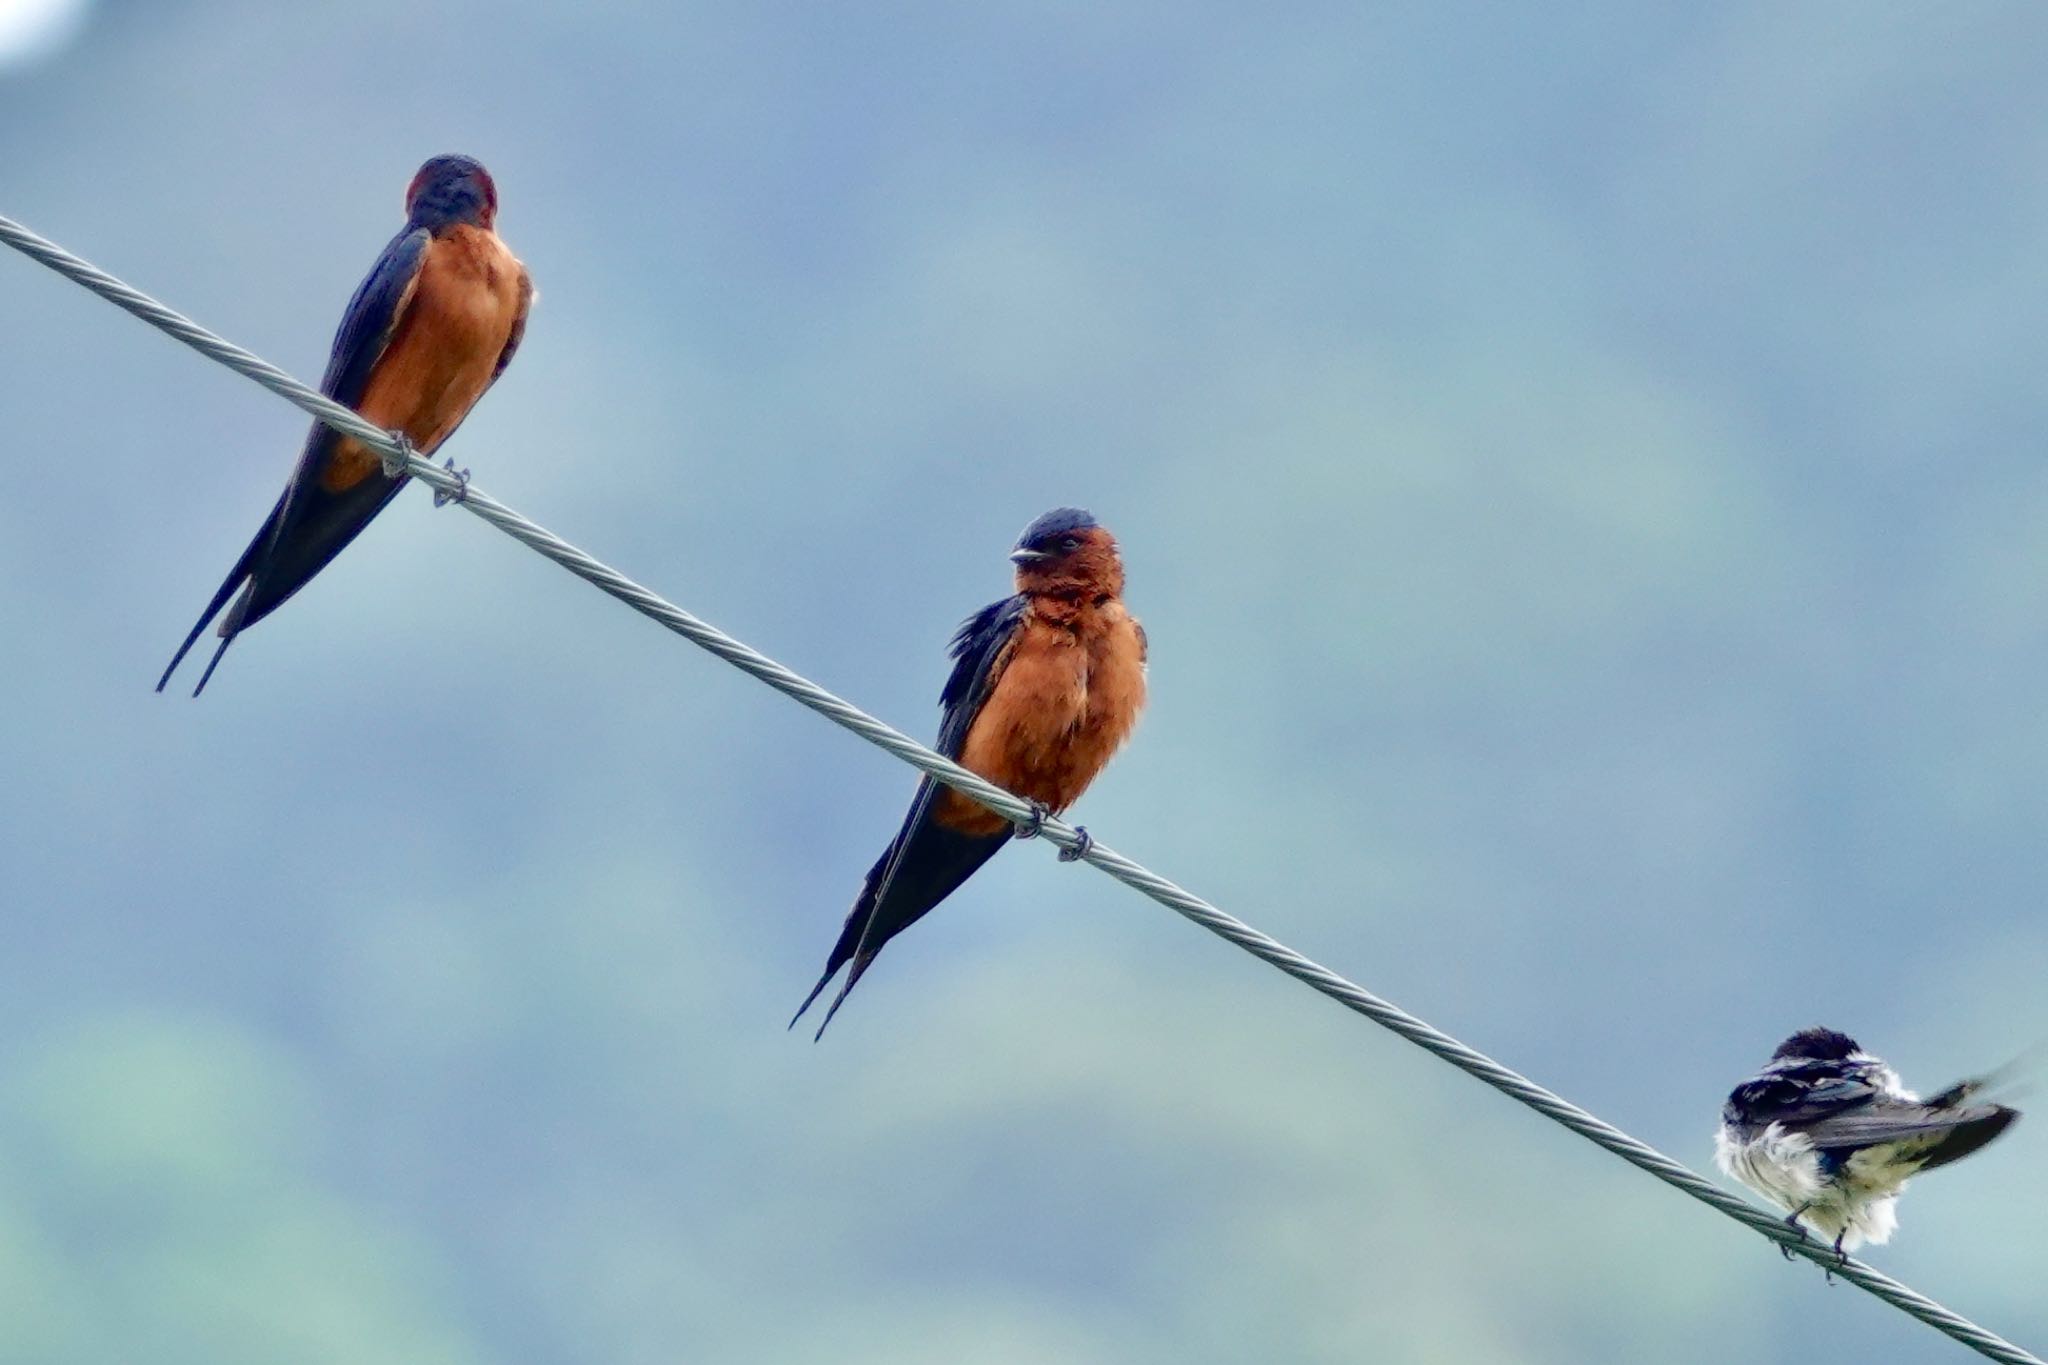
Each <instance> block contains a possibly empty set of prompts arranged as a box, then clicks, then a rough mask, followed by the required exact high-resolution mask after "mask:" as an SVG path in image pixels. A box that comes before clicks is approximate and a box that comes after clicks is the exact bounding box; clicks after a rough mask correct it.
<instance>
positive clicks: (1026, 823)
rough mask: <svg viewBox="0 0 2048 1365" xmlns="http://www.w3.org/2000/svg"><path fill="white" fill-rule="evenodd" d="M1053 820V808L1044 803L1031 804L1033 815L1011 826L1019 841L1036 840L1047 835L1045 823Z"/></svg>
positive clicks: (1034, 802)
mask: <svg viewBox="0 0 2048 1365" xmlns="http://www.w3.org/2000/svg"><path fill="white" fill-rule="evenodd" d="M1050 818H1052V807H1050V806H1048V805H1046V804H1045V803H1044V802H1042V801H1033V802H1032V803H1031V814H1029V815H1027V816H1025V817H1024V818H1023V819H1022V820H1019V821H1017V822H1016V823H1014V824H1013V825H1011V826H1010V828H1011V830H1012V831H1013V832H1014V833H1015V834H1016V837H1017V838H1019V839H1036V838H1037V837H1038V836H1039V835H1041V834H1043V833H1045V822H1046V821H1047V820H1049V819H1050Z"/></svg>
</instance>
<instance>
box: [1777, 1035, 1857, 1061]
mask: <svg viewBox="0 0 2048 1365" xmlns="http://www.w3.org/2000/svg"><path fill="white" fill-rule="evenodd" d="M1861 1051H1863V1049H1862V1048H1860V1047H1858V1046H1856V1040H1855V1039H1854V1038H1851V1037H1850V1036H1849V1035H1848V1034H1846V1033H1837V1032H1835V1031H1834V1030H1833V1029H1831V1028H1807V1029H1801V1030H1799V1032H1797V1033H1795V1034H1793V1035H1792V1036H1791V1037H1790V1038H1787V1039H1786V1040H1785V1041H1784V1042H1782V1043H1780V1044H1778V1050H1777V1051H1776V1052H1773V1053H1772V1054H1771V1060H1772V1061H1774V1062H1779V1061H1787V1060H1798V1061H1814V1062H1846V1061H1848V1060H1849V1058H1850V1057H1851V1056H1853V1055H1854V1054H1856V1053H1858V1052H1861Z"/></svg>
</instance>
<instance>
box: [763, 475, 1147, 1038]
mask: <svg viewBox="0 0 2048 1365" xmlns="http://www.w3.org/2000/svg"><path fill="white" fill-rule="evenodd" d="M1010 559H1011V560H1012V562H1014V563H1015V564H1016V566H1017V591H1016V593H1015V594H1014V595H1013V596H1010V597H1006V598H1004V599H1003V600H1002V601H1000V602H995V603H992V604H990V605H989V606H987V607H984V608H982V610H980V611H978V612H976V613H975V614H974V615H973V616H971V617H969V618H968V619H967V620H966V622H965V623H963V624H962V625H961V627H960V630H959V632H958V633H957V634H956V635H954V637H953V646H952V654H953V658H954V659H955V661H956V662H955V663H954V665H953V673H952V676H951V677H949V678H947V680H946V687H945V690H944V691H943V692H942V693H940V696H939V705H940V707H941V719H940V722H939V738H938V743H937V748H938V751H939V752H940V753H942V754H944V755H945V756H946V757H948V758H950V759H953V760H955V761H956V762H958V763H959V764H960V765H961V766H962V767H964V768H966V769H968V770H969V771H970V772H973V773H977V774H979V775H980V776H982V777H985V778H987V779H988V780H989V781H991V782H993V783H995V784H996V785H997V786H999V787H1003V788H1005V789H1006V790H1009V791H1013V792H1015V793H1016V794H1017V795H1019V796H1022V797H1024V798H1026V799H1027V800H1030V801H1033V802H1036V803H1038V804H1039V805H1040V806H1042V807H1043V808H1044V809H1045V810H1046V811H1048V812H1050V813H1052V814H1058V813H1060V812H1062V811H1064V810H1066V808H1067V807H1068V806H1070V805H1072V804H1073V803H1074V802H1075V801H1076V800H1077V799H1079V797H1080V795H1081V793H1082V792H1083V791H1085V790H1087V787H1088V784H1089V783H1090V782H1092V781H1094V780H1095V776H1096V774H1097V773H1099V772H1101V771H1102V768H1103V765H1104V764H1106V763H1108V762H1109V758H1110V755H1111V754H1114V753H1115V752H1116V751H1117V748H1118V746H1120V745H1121V744H1122V743H1123V742H1124V740H1125V738H1126V737H1128V736H1129V734H1130V733H1131V727H1132V726H1134V725H1136V724H1137V720H1138V712H1139V710H1140V709H1141V708H1142V707H1143V706H1144V704H1145V631H1144V628H1143V627H1142V626H1140V625H1139V624H1138V621H1137V618H1136V617H1134V616H1132V615H1131V614H1130V612H1128V611H1126V610H1125V609H1124V604H1123V600H1122V598H1123V590H1124V566H1123V561H1122V559H1121V558H1119V556H1118V554H1117V548H1116V538H1115V537H1114V536H1112V535H1111V534H1110V533H1109V531H1108V529H1107V528H1105V527H1103V526H1100V525H1098V524H1097V523H1096V520H1095V518H1094V517H1091V516H1089V515H1088V514H1087V513H1086V512H1083V511H1081V510H1079V509H1078V508H1073V507H1062V508H1058V509H1056V510H1054V511H1051V512H1047V513H1046V514H1045V515H1044V516H1042V517H1040V518H1038V520H1036V521H1034V522H1032V523H1031V524H1030V525H1029V526H1027V527H1025V528H1024V534H1023V535H1022V536H1021V537H1019V538H1018V540H1017V546H1016V549H1015V550H1014V551H1013V552H1012V553H1011V555H1010ZM1011 833H1012V830H1011V827H1010V823H1009V821H1008V820H1007V819H1005V818H1004V817H1003V816H1000V815H998V814H996V813H995V812H994V811H992V810H990V809H989V808H988V807H986V806H984V805H982V804H981V803H980V802H978V801H975V800H973V799H972V798H970V797H966V796H962V795H961V794H960V793H958V792H956V791H954V790H953V789H952V788H950V787H947V786H945V785H943V784H942V783H939V782H937V781H934V780H933V779H931V778H929V777H927V778H925V779H924V781H922V782H920V783H919V784H918V788H917V796H916V797H915V798H914V799H913V800H912V801H911V803H910V813H909V814H908V815H906V816H904V818H903V827H902V828H901V829H899V830H898V831H897V832H896V837H895V838H894V839H893V840H891V841H890V844H889V846H888V848H886V849H884V850H883V852H882V856H881V857H880V858H878V859H877V860H876V861H875V865H874V866H873V867H872V868H870V869H869V870H868V876H867V881H866V882H865V883H864V884H863V885H862V886H861V889H860V895H859V896H858V897H856V898H855V900H854V903H853V909H852V911H850V912H849V913H848V914H847V916H846V927H845V928H844V929H843V930H841V931H840V934H839V941H838V943H836V944H834V945H833V948H832V956H831V957H830V958H829V959H828V960H827V961H826V963H825V974H824V975H823V976H821V977H819V978H818V984H817V985H816V986H814V987H812V988H811V993H810V994H809V995H808V996H806V997H805V998H804V1003H803V1005H802V1006H801V1007H800V1008H799V1009H798V1010H797V1012H796V1018H793V1019H791V1020H790V1021H789V1022H790V1025H791V1026H792V1027H794V1026H795V1024H796V1020H797V1019H801V1018H802V1017H803V1015H804V1011H805V1010H808V1009H809V1008H810V1007H811V1002H812V1001H814V1000H816V999H817V998H818V995H819V993H820V992H821V991H823V990H824V989H825V985H826V983H827V982H829V981H830V980H831V979H832V978H833V976H834V975H836V974H837V973H838V971H839V969H840V968H841V967H844V966H846V965H847V964H848V963H849V962H850V963H852V964H853V965H852V967H851V968H850V969H849V970H848V972H847V974H846V981H845V984H843V985H842V986H840V988H839V994H838V995H837V996H836V997H834V999H833V1001H832V1004H831V1007H830V1008H829V1009H827V1010H826V1011H825V1022H824V1023H823V1024H820V1025H819V1026H818V1036H819V1037H823V1036H824V1033H825V1028H826V1025H829V1024H830V1023H831V1022H832V1016H833V1015H834V1014H837V1013H838V1012H839V1006H840V1005H841V1004H842V1003H843V1002H844V1001H845V999H846V996H847V992H849V991H851V990H852V989H853V986H854V983H855V982H857V981H859V980H860V978H861V974H862V973H863V972H865V971H867V969H868V964H869V963H871V962H873V961H874V959H875V954H877V953H879V952H880V951H881V950H882V945H883V944H885V943H887V942H888V941H889V940H890V939H892V938H894V937H895V936H896V935H898V934H900V933H902V932H903V931H904V930H905V929H908V928H909V927H910V926H911V925H912V924H915V923H916V922H917V921H918V919H919V918H920V917H922V916H923V915H924V914H925V912H926V911H928V910H930V909H931V908H932V907H933V906H935V905H937V904H938V903H939V902H940V901H942V900H944V899H945V898H946V897H947V896H949V895H951V894H952V893H953V891H954V889H955V888H957V887H958V886H959V885H960V884H961V883H962V882H964V881H966V880H967V879H968V878H969V877H970V876H972V875H973V874H974V871H975V869H976V868H978V867H980V866H981V865H982V864H983V863H985V862H987V861H988V860H989V859H990V858H992V857H994V856H995V852H996V850H997V849H999V848H1001V847H1002V846H1003V844H1004V842H1005V841H1006V840H1007V839H1009V838H1010V836H1011Z"/></svg>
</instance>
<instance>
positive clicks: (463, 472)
mask: <svg viewBox="0 0 2048 1365" xmlns="http://www.w3.org/2000/svg"><path fill="white" fill-rule="evenodd" d="M441 468H443V469H445V470H447V471H448V472H449V473H450V474H453V475H454V476H455V487H453V488H436V489H435V490H434V506H436V507H446V506H447V505H448V504H449V503H451V502H462V501H464V500H465V499H467V498H468V497H469V471H468V470H467V469H457V468H456V467H455V461H454V460H452V459H451V460H450V461H448V463H446V464H444V465H442V466H441Z"/></svg>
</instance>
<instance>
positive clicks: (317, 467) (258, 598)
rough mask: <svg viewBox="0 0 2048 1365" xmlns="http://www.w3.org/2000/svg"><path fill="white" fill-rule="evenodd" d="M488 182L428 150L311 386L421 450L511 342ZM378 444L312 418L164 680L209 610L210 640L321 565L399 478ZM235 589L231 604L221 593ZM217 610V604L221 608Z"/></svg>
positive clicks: (455, 420)
mask: <svg viewBox="0 0 2048 1365" xmlns="http://www.w3.org/2000/svg"><path fill="white" fill-rule="evenodd" d="M497 216H498V190H497V186H495V185H494V184H493V183H492V182H491V177H490V174H489V172H487V171H485V170H484V168H483V167H482V166H480V165H478V164H477V163H476V162H474V161H472V160H470V159H469V158H468V157H466V156H437V157H435V158H434V159H433V160H431V161H429V162H427V163H426V164H425V165H424V166H421V167H420V169H419V174H417V175H415V176H414V177H413V179H412V185H411V186H410V187H409V188H408V189H407V190H406V192H405V227H404V228H403V229H401V230H400V232H399V234H398V235H397V236H396V237H393V238H392V239H391V243H390V245H389V246H386V247H385V248H384V254H383V255H381V256H379V257H378V258H377V263H376V264H375V265H373V266H371V267H370V274H369V277H368V278H367V279H365V280H364V281H363V283H362V286H361V287H360V288H358V289H357V290H356V294H355V297H354V298H352V299H350V300H349V305H348V312H347V313H345V314H344V315H343V316H342V319H341V327H340V329H339V330H338V331H336V332H335V334H334V351H333V354H332V355H331V356H330V357H329V359H328V362H327V374H326V377H325V378H323V379H322V380H321V381H320V391H321V392H322V393H324V394H326V395H327V396H328V397H329V398H332V399H334V400H335V401H336V402H338V403H341V404H343V405H345V406H347V407H350V408H354V409H355V410H356V411H357V412H359V413H361V414H362V415H363V416H364V417H365V418H367V419H368V420H369V421H371V422H374V423H375V424H376V425H378V426H380V427H383V428H385V429H386V430H395V431H401V432H404V433H405V435H406V436H407V437H409V438H410V439H411V441H412V443H413V444H414V446H416V447H417V448H418V449H419V451H420V452H421V453H422V454H431V453H432V452H433V450H434V448H435V447H437V446H439V445H440V444H441V443H442V442H443V441H445V440H447V439H448V437H449V434H450V433H452V432H453V431H454V430H455V428H456V427H457V426H459V425H461V423H462V419H463V418H464V417H466V416H468V415H469V410H470V408H472V407H473V406H475V404H476V401H477V399H479V398H481V397H483V394H484V390H486V389H488V388H490V386H491V385H492V383H493V382H495V381H496V379H497V378H498V376H499V375H501V374H503V373H504V372H505V367H506V366H507V365H509V364H510V363H511V362H512V354H513V352H515V351H517V350H518V349H519V339H520V337H521V336H522V335H524V333H525V331H526V310H527V306H528V304H529V303H530V302H531V301H532V299H533V283H532V281H531V280H530V279H528V277H527V274H526V267H524V266H522V265H521V264H520V263H519V261H518V260H517V258H515V257H514V256H513V255H512V253H511V251H510V250H508V249H507V248H506V246H505V244H504V242H502V241H500V240H499V239H498V234H497V230H496V228H495V226H494V224H495V223H496V221H497ZM406 477H407V476H404V475H401V476H400V477H398V478H396V479H392V478H387V477H385V474H384V466H383V462H382V460H381V459H380V457H379V456H378V455H377V453H376V452H375V451H373V450H370V449H369V448H368V447H366V446H364V445H362V444H361V443H360V442H358V441H356V440H355V439H353V438H352V437H348V436H343V435H341V434H340V433H339V432H337V431H335V430H334V429H333V428H332V427H329V426H327V425H326V424H324V423H321V422H315V423H314V424H313V430H312V431H311V432H310V433H309V434H308V435H307V437H306V446H305V450H304V451H303V452H302V453H301V454H300V456H299V464H298V468H296V469H294V470H293V471H292V477H291V482H290V483H288V484H286V485H285V490H284V492H283V494H282V495H280V496H279V498H278V500H277V506H276V507H274V508H273V509H271V513H270V515H269V516H268V517H267V518H265V520H264V522H263V527H262V529H261V530H259V531H257V533H256V538H255V539H254V540H252V541H250V542H249V548H248V549H246V550H244V551H242V557H241V558H240V559H238V560H236V561H235V567H234V568H232V569H230V570H229V571H228V576H227V579H226V581H225V582H223V583H222V584H221V585H220V591H218V592H216V593H215V594H214V595H213V600H212V601H211V602H209V603H207V604H206V611H205V612H204V613H203V614H202V615H201V616H200V618H199V621H198V624H196V625H194V626H193V627H192V633H191V634H190V635H187V636H186V637H185V643H184V644H182V645H180V646H178V652H177V654H176V655H175V656H173V657H172V659H171V665H170V667H169V668H166V669H165V670H164V675H163V677H162V678H161V679H159V680H158V682H157V685H156V690H157V691H159V692H161V691H163V690H164V684H165V683H168V682H169V681H170V680H171V674H172V673H174V672H176V671H177V668H178V665H179V663H181V662H182V661H183V660H184V658H185V655H186V653H187V651H189V650H190V649H191V648H192V645H193V643H194V642H195V641H197V640H198V638H199V634H200V632H201V631H203V630H205V629H206V627H207V625H208V623H209V622H211V621H212V620H213V619H214V617H216V616H219V617H220V647H219V648H218V649H216V650H214V652H213V659H212V661H211V662H210V663H208V664H207V665H206V672H205V673H204V674H202V675H201V676H200V679H199V686H198V687H195V688H193V689H192V695H193V696H195V697H196V696H198V695H199V693H200V691H201V690H202V689H204V688H205V686H206V681H207V679H208V678H211V677H212V676H213V670H214V668H215V667H216V666H218V665H219V663H220V659H221V655H223V654H225V653H226V652H227V648H228V646H229V645H231V644H233V643H234V641H235V637H236V636H237V635H239V634H241V633H242V632H243V631H245V630H247V629H248V628H249V627H250V626H253V625H255V624H256V623H257V622H258V621H260V620H262V619H263V618H264V617H266V616H268V615H269V614H270V613H271V612H273V611H275V610H277V608H278V607H279V606H280V605H282V604H283V603H284V601H285V599H287V598H289V597H290V596H291V595H292V594H293V593H295V592H297V591H298V590H299V589H300V588H302V587H304V586H305V585H306V582H307V581H308V580H309V579H311V578H312V577H313V575H314V574H317V573H319V572H320V570H321V569H323V568H325V567H326V566H327V562H328V561H329V560H331V559H333V558H334V557H335V556H336V555H337V554H339V553H341V550H342V548H343V547H344V546H346V545H347V544H348V543H349V542H350V541H351V540H354V539H355V538H356V534H357V533H358V532H359V531H361V530H362V529H363V528H364V527H365V526H367V525H369V524H370V519H371V518H372V517H375V516H376V515H377V513H379V512H381V511H382V510H384V504H385V503H387V502H390V501H391V499H392V497H393V496H395V495H396V494H397V492H398V490H399V489H401V488H403V487H404V486H405V483H406ZM230 599H232V605H230ZM223 607H226V608H227V611H226V614H225V615H222V614H221V609H222V608H223Z"/></svg>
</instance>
